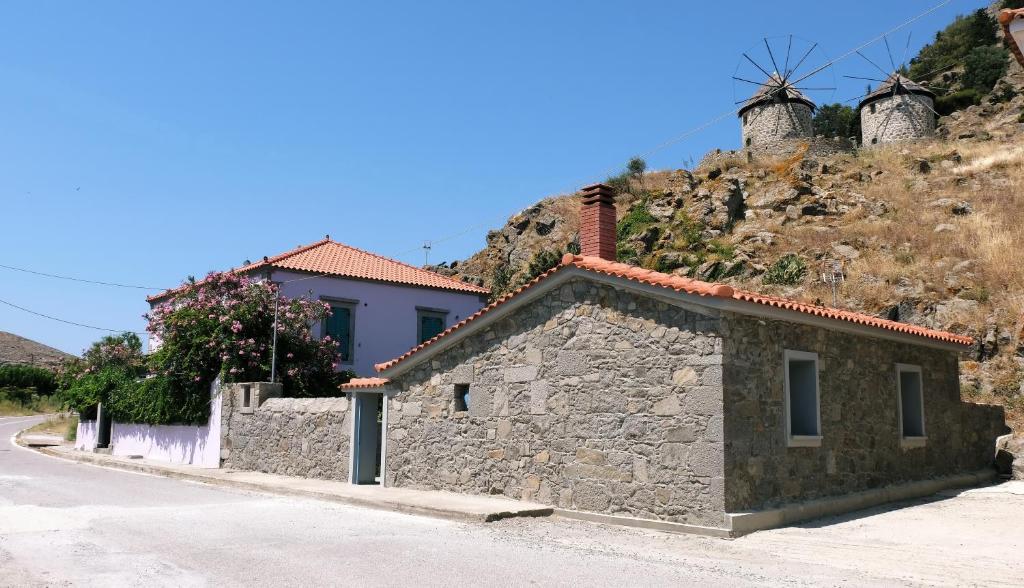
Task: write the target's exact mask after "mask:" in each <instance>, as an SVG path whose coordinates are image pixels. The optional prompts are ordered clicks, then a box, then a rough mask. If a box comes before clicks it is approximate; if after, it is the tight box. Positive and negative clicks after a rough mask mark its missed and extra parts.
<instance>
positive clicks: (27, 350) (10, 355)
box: [0, 331, 74, 368]
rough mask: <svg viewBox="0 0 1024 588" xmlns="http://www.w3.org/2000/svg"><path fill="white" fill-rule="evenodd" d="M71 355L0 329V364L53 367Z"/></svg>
mask: <svg viewBox="0 0 1024 588" xmlns="http://www.w3.org/2000/svg"><path fill="white" fill-rule="evenodd" d="M71 357H74V356H73V355H71V354H69V353H64V352H63V351H61V350H60V349H54V348H53V347H50V346H49V345H43V344H42V343H38V342H36V341H33V340H31V339H26V338H24V337H19V336H18V335H15V334H14V333H7V332H5V331H0V365H3V364H5V363H20V364H28V365H35V366H39V367H46V368H55V367H57V366H58V365H60V363H61V362H62V361H63V360H65V359H68V358H71Z"/></svg>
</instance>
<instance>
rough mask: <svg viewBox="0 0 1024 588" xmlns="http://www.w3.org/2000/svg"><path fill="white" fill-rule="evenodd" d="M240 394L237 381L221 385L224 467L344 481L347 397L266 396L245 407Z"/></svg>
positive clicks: (348, 432) (349, 427) (349, 428)
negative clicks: (248, 409)
mask: <svg viewBox="0 0 1024 588" xmlns="http://www.w3.org/2000/svg"><path fill="white" fill-rule="evenodd" d="M240 397H241V385H240V384H234V385H230V386H225V391H224V397H223V398H224V399H223V408H222V413H221V419H222V426H221V434H222V437H221V458H222V460H221V462H222V463H221V465H222V466H223V467H230V468H237V469H242V470H252V471H257V472H268V473H271V474H283V475H288V476H302V477H305V478H326V479H332V480H348V464H349V439H350V437H351V434H352V422H351V420H350V418H351V417H350V416H349V413H350V412H351V411H349V410H348V406H349V401H348V398H274V397H270V398H265V399H263V400H262V403H261V404H260V403H257V404H258V405H256V406H253V407H252V410H251V411H246V410H244V409H243V408H242V403H241V398H240Z"/></svg>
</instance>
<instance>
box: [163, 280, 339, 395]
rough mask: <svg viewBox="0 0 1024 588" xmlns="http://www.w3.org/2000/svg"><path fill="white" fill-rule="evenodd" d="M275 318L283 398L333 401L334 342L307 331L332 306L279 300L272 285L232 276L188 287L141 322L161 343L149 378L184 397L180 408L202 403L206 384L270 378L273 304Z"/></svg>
mask: <svg viewBox="0 0 1024 588" xmlns="http://www.w3.org/2000/svg"><path fill="white" fill-rule="evenodd" d="M275 299H276V302H277V306H278V311H277V312H278V319H277V323H278V326H277V370H276V373H277V378H278V380H279V381H280V382H282V383H283V384H284V393H285V394H286V395H288V396H325V395H329V396H334V395H337V393H338V391H337V384H338V383H340V381H339V375H338V374H337V373H335V368H336V366H337V362H338V350H337V343H336V342H334V341H332V340H331V339H330V337H325V338H323V339H315V338H314V337H313V335H312V332H311V327H312V325H314V324H317V323H319V322H321V321H323V320H324V319H326V318H327V317H328V316H329V315H330V306H329V305H327V304H325V303H323V302H320V301H317V300H309V299H306V298H286V297H284V296H281V295H280V293H279V292H278V288H277V286H276V285H274V284H272V283H268V282H258V281H254V280H252V279H250V278H248V277H246V276H239V275H236V274H232V273H212V274H210V275H209V276H207V277H206V279H205V280H202V281H200V282H196V283H192V284H189V285H187V287H186V288H185V289H184V291H182V292H181V293H179V294H177V295H175V296H174V298H172V299H171V300H169V301H167V302H164V303H163V304H160V305H158V306H157V307H155V308H154V309H153V310H152V311H151V312H150V313H149V314H148V315H146V318H148V319H149V326H148V327H147V330H148V331H149V332H150V333H153V334H154V335H155V336H156V337H157V338H158V339H159V340H160V348H159V349H158V350H157V351H156V352H155V353H154V354H153V355H152V356H151V368H152V370H153V372H154V373H155V374H156V375H158V376H160V377H163V378H165V379H166V380H167V381H168V382H169V383H170V386H169V388H170V390H173V391H175V393H179V394H180V393H185V397H183V398H182V399H181V401H182V402H187V403H194V402H193V401H192V400H189V399H203V400H204V401H205V399H206V398H207V394H208V391H209V388H210V384H211V383H212V382H213V380H214V379H215V378H216V377H217V375H218V374H219V375H222V376H223V380H224V381H226V382H255V381H268V380H270V371H271V370H270V364H271V351H272V347H273V325H274V303H275Z"/></svg>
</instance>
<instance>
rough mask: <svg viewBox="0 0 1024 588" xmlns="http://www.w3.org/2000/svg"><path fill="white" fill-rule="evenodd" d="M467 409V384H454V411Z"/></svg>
mask: <svg viewBox="0 0 1024 588" xmlns="http://www.w3.org/2000/svg"><path fill="white" fill-rule="evenodd" d="M468 410H469V384H455V412H466V411H468Z"/></svg>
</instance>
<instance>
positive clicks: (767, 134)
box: [739, 73, 815, 149]
mask: <svg viewBox="0 0 1024 588" xmlns="http://www.w3.org/2000/svg"><path fill="white" fill-rule="evenodd" d="M814 108H815V106H814V102H811V101H810V99H808V98H807V97H806V96H804V95H803V94H802V93H801V92H800V91H799V90H797V89H796V88H794V87H792V86H790V85H789V84H788V83H787V82H786V81H784V80H783V79H782V77H781V76H779V74H777V73H774V74H772V75H771V77H769V78H768V79H767V80H765V82H764V84H762V85H761V87H760V88H758V90H757V91H756V92H754V95H753V96H751V97H750V98H749V99H748V100H747V101H746V102H744V104H743V107H742V108H740V110H739V117H740V127H741V129H742V138H743V147H745V148H753V149H770V148H773V147H775V146H777V145H779V144H780V143H786V142H791V141H793V140H800V139H810V138H811V137H813V136H814V127H813V125H812V122H811V121H812V115H813V113H814Z"/></svg>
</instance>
